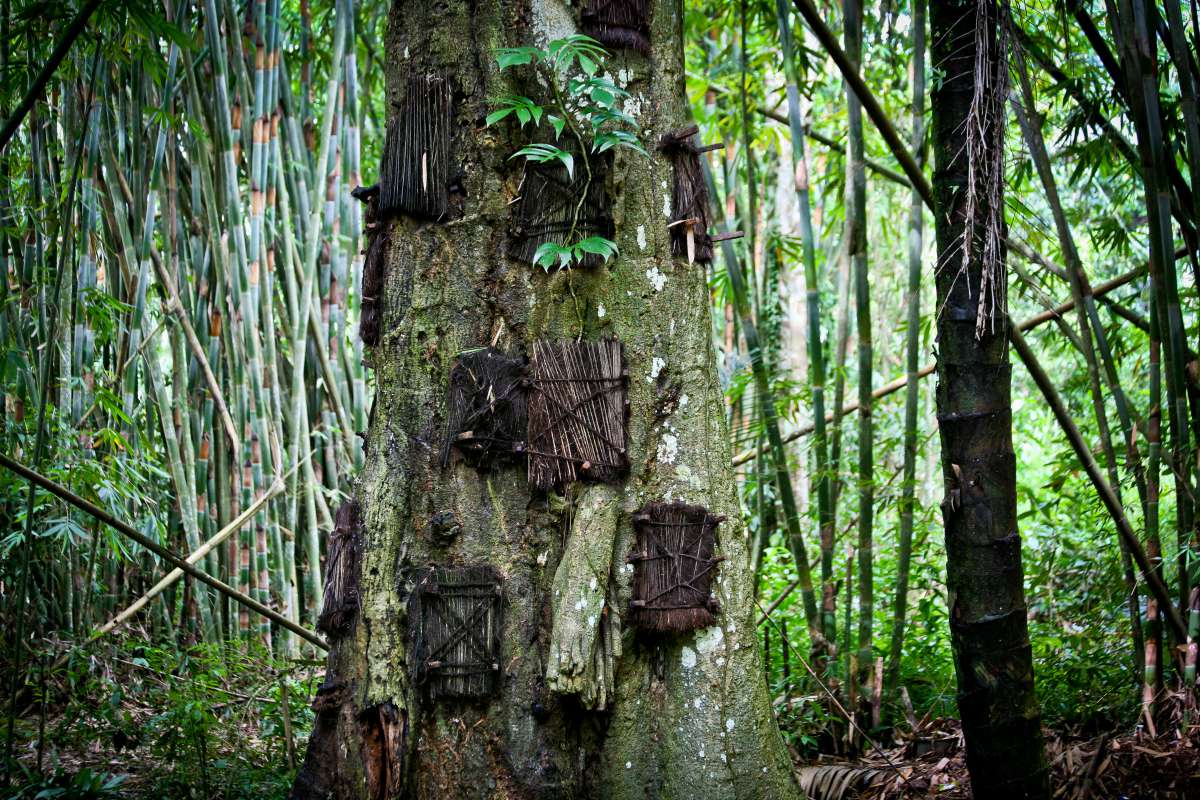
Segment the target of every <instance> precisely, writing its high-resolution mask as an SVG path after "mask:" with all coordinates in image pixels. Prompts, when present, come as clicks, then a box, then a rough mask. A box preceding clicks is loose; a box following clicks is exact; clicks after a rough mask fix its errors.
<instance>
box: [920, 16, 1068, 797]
mask: <svg viewBox="0 0 1200 800" xmlns="http://www.w3.org/2000/svg"><path fill="white" fill-rule="evenodd" d="M977 14H979V15H984V16H983V18H982V19H978V20H977V16H976V15H977ZM998 14H999V9H998V7H997V5H996V3H995V2H994V0H970V1H969V2H964V0H935V2H933V3H931V4H930V42H931V43H932V60H933V66H934V68H935V69H936V70H939V71H940V72H941V74H942V75H943V76H944V77H943V79H942V80H941V81H940V82H935V83H934V90H933V91H932V92H931V94H930V99H931V105H932V109H933V146H934V160H935V164H936V173H935V175H934V187H935V188H934V196H935V203H934V215H933V216H934V220H935V225H936V236H937V251H938V260H937V264H938V269H937V270H936V279H937V308H938V310H939V312H938V318H937V330H938V391H937V406H938V427H939V429H940V434H941V442H942V473H943V477H944V480H945V485H946V499H945V500H944V501H943V504H942V510H943V515H944V520H945V526H946V573H947V575H946V583H947V589H948V592H949V606H950V630H951V637H952V643H953V647H954V657H955V659H954V660H955V670H956V672H957V675H958V707H959V713H960V714H961V716H962V723H963V734H964V736H965V739H966V746H967V768H968V770H969V771H970V775H971V785H972V789H973V791H974V796H975V797H976V798H977V800H983V799H984V798H993V797H995V798H1014V797H1047V796H1048V795H1049V790H1048V786H1047V771H1046V761H1045V751H1044V748H1043V745H1042V735H1041V720H1040V714H1039V711H1038V705H1037V698H1036V696H1035V695H1034V685H1033V663H1032V653H1031V648H1030V645H1029V634H1028V629H1027V624H1026V608H1025V596H1024V589H1023V585H1022V570H1021V539H1020V535H1019V533H1018V531H1017V514H1016V511H1017V502H1016V459H1015V456H1014V454H1013V449H1012V401H1011V395H1010V382H1011V373H1012V369H1011V365H1010V363H1009V360H1008V341H1007V339H1008V337H1007V328H1006V325H1007V324H1008V323H1007V315H1006V314H1005V313H1004V310H1005V306H1004V298H1005V290H1006V288H1007V286H1006V284H1007V279H1006V275H1005V263H1004V249H1003V247H1002V246H998V244H997V243H998V242H1000V241H1002V237H1003V230H1002V228H1003V185H1004V175H1003V166H1002V164H1003V160H1002V155H1003V151H1002V148H1003V138H1004V137H1003V125H1004V117H1003V113H1004V103H1005V101H1006V99H1007V98H1006V95H1007V91H1006V82H1005V77H1006V75H1007V69H1008V67H1007V63H1006V61H1005V52H1004V47H1003V40H1002V36H1001V32H1000V27H999V25H998ZM977 21H978V24H977ZM969 136H977V138H976V139H975V141H974V142H964V138H965V137H969ZM964 233H966V234H968V235H967V236H966V237H964ZM964 241H966V242H967V243H968V245H969V247H968V249H967V250H966V256H967V257H966V258H964V247H963V244H964ZM989 242H990V247H989V246H988V245H989Z"/></svg>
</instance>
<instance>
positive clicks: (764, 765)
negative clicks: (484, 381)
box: [326, 0, 800, 800]
mask: <svg viewBox="0 0 1200 800" xmlns="http://www.w3.org/2000/svg"><path fill="white" fill-rule="evenodd" d="M578 14H579V9H578V7H572V6H567V5H564V4H563V3H562V2H559V0H532V2H531V3H516V2H504V3H500V2H496V0H482V1H480V2H466V1H465V0H444V1H443V2H437V3H424V2H397V3H396V5H395V6H394V8H393V10H392V15H391V26H390V32H389V34H388V37H387V41H386V42H385V51H386V53H387V54H388V57H387V69H388V76H387V77H388V86H389V93H390V96H389V100H398V99H399V97H398V96H397V95H398V93H399V92H402V91H404V87H405V86H406V79H407V76H408V75H410V74H411V73H413V72H424V73H438V74H442V75H446V76H447V77H449V79H450V80H451V81H452V83H453V87H454V98H455V111H454V115H455V116H454V134H453V150H454V157H455V159H456V163H457V165H458V169H459V172H460V178H459V183H460V185H461V187H462V188H463V190H464V191H465V197H464V198H463V202H462V215H461V216H460V217H458V218H456V219H452V220H449V221H445V222H417V221H414V220H408V219H400V220H396V221H393V222H391V223H389V224H390V225H391V230H390V241H391V243H390V246H389V247H390V250H389V253H388V259H387V268H386V279H385V292H384V299H383V303H382V307H383V321H382V327H381V336H380V340H379V344H378V345H377V346H376V347H374V348H373V349H372V350H371V352H370V354H369V360H370V365H371V366H372V367H373V368H374V370H375V380H376V392H377V393H376V397H375V406H374V409H373V411H372V421H371V426H370V431H369V433H368V435H367V443H366V447H367V452H366V459H365V466H364V469H363V472H362V474H361V475H360V477H359V479H358V483H357V486H356V496H357V498H358V499H359V500H360V502H361V503H362V504H363V508H364V514H365V523H366V533H365V536H366V540H365V541H366V547H365V552H364V555H363V575H362V606H361V611H360V614H359V619H358V623H357V626H356V628H355V630H354V632H353V633H352V634H351V635H350V636H348V637H347V638H346V639H344V640H342V641H341V642H339V643H338V644H337V645H336V647H335V648H334V652H333V654H332V655H331V658H330V665H331V672H334V673H337V675H338V677H339V678H341V679H343V680H347V681H348V682H350V683H351V684H352V686H353V692H352V696H351V698H350V699H349V700H348V702H349V703H351V704H352V705H353V707H354V709H355V713H358V712H360V711H361V710H364V709H368V708H371V707H373V706H375V705H376V704H380V703H385V702H391V703H393V704H395V706H396V707H397V708H398V709H399V710H400V712H401V713H400V718H402V719H403V720H404V725H405V730H404V731H403V737H402V738H403V742H404V748H405V750H404V754H403V756H404V764H403V774H404V785H403V788H402V790H401V791H400V792H399V793H398V794H396V796H402V797H422V798H424V797H430V798H432V797H439V798H446V797H454V798H485V797H487V798H490V797H522V798H524V797H546V798H565V797H580V798H583V797H597V798H634V797H637V798H644V797H656V798H657V797H664V798H669V797H687V798H695V799H696V800H702V799H703V798H786V797H796V796H799V794H800V793H799V789H798V788H797V787H796V785H795V782H794V779H793V775H792V770H791V764H790V761H789V759H788V755H787V751H786V748H785V747H784V745H783V742H782V739H781V737H780V735H779V731H778V729H777V727H776V723H775V721H774V718H773V715H772V712H771V708H770V704H769V698H768V695H767V691H766V687H765V685H764V683H763V681H762V680H761V678H760V677H759V676H761V675H762V670H761V664H760V660H759V659H760V656H759V653H758V648H757V647H756V646H755V642H756V636H755V628H754V617H753V615H752V601H751V598H752V585H751V580H750V575H749V572H748V569H747V567H746V564H747V540H746V537H745V532H744V530H743V528H742V526H741V525H740V524H739V522H738V520H739V519H740V514H739V509H738V504H737V499H736V494H735V487H734V482H733V474H732V469H731V466H730V452H729V447H728V441H729V440H728V435H727V434H728V431H727V429H726V422H725V418H724V414H723V405H722V397H721V390H720V386H719V384H718V382H717V378H716V371H715V353H714V350H713V346H712V342H711V340H710V336H709V328H710V325H709V316H708V315H709V305H708V292H707V288H706V282H705V272H704V269H703V267H702V266H701V265H688V264H686V263H684V262H682V261H677V260H675V259H673V258H672V257H671V255H670V241H669V234H668V229H667V222H668V221H669V220H668V218H669V216H670V211H671V209H670V197H671V185H672V184H671V181H672V175H671V171H670V165H669V164H668V162H667V161H666V160H665V159H663V158H661V157H659V156H657V155H653V156H650V157H643V156H641V155H638V154H633V153H628V152H623V153H620V154H618V155H617V156H616V158H615V161H614V165H613V169H612V172H611V177H610V179H609V180H610V186H609V190H610V196H611V198H612V210H613V215H614V219H615V222H616V230H617V234H616V239H617V243H618V245H619V247H620V256H619V257H618V258H616V259H615V260H614V261H612V262H610V263H609V264H608V265H606V266H604V267H600V268H596V269H586V270H585V269H580V270H575V271H570V272H557V271H556V272H550V273H547V272H544V271H543V270H542V269H540V268H535V267H530V266H528V265H525V264H520V263H516V262H514V261H512V260H511V259H508V258H506V257H505V256H504V255H503V254H504V252H505V243H506V237H507V234H508V229H509V224H510V220H509V215H510V205H509V204H510V202H511V201H512V200H513V198H514V197H516V196H517V194H518V191H519V182H520V176H521V170H520V167H519V165H518V162H517V161H516V160H509V156H510V154H511V153H513V152H514V151H515V150H516V149H518V148H519V147H520V146H521V145H522V144H525V143H527V142H528V141H530V139H529V138H528V136H529V134H528V130H526V131H525V132H524V133H523V132H522V131H520V130H518V129H517V127H516V125H515V124H513V125H512V126H509V127H506V126H504V125H501V126H499V127H493V128H489V127H486V126H485V125H484V117H485V115H486V113H487V112H488V110H489V108H488V98H489V97H495V96H497V95H500V94H502V93H506V92H511V91H514V90H519V91H520V92H521V93H536V92H539V91H543V90H542V89H539V87H538V86H537V85H536V83H534V82H533V81H529V82H528V83H526V84H523V85H520V86H517V85H514V84H510V81H511V80H513V78H512V77H511V76H510V75H509V74H507V73H506V74H504V75H501V74H500V73H498V71H497V69H496V65H495V59H494V56H493V50H494V49H495V48H497V47H503V46H518V45H540V46H545V44H546V43H547V42H548V41H549V40H551V39H554V38H559V37H561V36H564V35H567V34H570V33H573V32H575V31H576V30H577V26H578ZM652 34H653V35H652V39H653V43H654V46H653V49H652V53H651V55H650V57H649V58H645V57H643V56H640V55H638V54H636V53H630V52H622V53H618V54H617V55H615V56H614V57H613V58H612V59H611V60H610V63H609V64H608V70H609V72H610V73H611V78H612V79H613V80H614V81H615V82H616V83H618V84H619V85H621V86H623V87H624V88H625V89H626V90H628V91H629V92H630V93H631V95H632V96H631V98H629V99H628V100H627V101H626V105H625V110H626V111H628V112H630V113H633V114H634V115H635V116H636V117H637V119H638V123H639V128H640V136H641V139H642V142H643V144H644V145H645V146H646V148H647V150H648V151H649V152H651V153H653V152H654V148H653V144H654V142H655V141H656V140H657V137H658V136H660V135H661V134H662V133H664V132H666V131H668V130H671V129H674V128H679V127H682V126H683V125H685V124H686V123H687V122H688V119H689V111H688V106H687V102H686V98H685V95H684V75H683V63H682V57H683V53H682V9H681V7H680V5H679V3H678V2H677V1H669V0H660V2H657V3H655V4H654V9H653V18H652ZM533 96H536V94H533ZM608 336H615V337H618V338H619V339H620V340H621V341H622V342H623V343H624V347H625V359H626V363H627V366H628V369H629V372H630V385H629V401H630V416H629V438H628V447H629V457H630V462H631V465H632V466H631V469H630V474H629V476H628V478H627V479H626V480H625V481H624V482H623V484H622V485H619V486H614V487H611V488H609V487H600V486H589V485H585V484H577V485H575V486H574V487H573V488H572V489H571V490H570V491H568V492H566V493H565V494H562V495H556V494H552V495H549V496H547V495H543V494H539V493H537V492H534V491H532V490H531V488H530V487H529V486H528V485H527V482H526V475H525V470H524V467H523V466H514V467H506V468H503V469H498V470H494V471H491V472H480V471H476V470H475V469H472V468H470V467H469V466H467V465H465V464H452V465H451V466H449V467H446V468H443V467H442V466H441V463H440V458H439V456H440V450H441V444H442V439H443V436H444V430H443V427H444V420H445V394H446V384H447V379H448V376H449V372H450V369H451V367H452V366H453V363H454V359H455V356H456V354H458V353H459V352H461V351H462V350H464V349H466V348H472V347H476V346H480V345H486V344H489V343H493V342H494V343H495V344H496V346H497V347H500V348H504V349H509V350H521V351H525V352H527V351H528V350H529V347H530V345H531V344H532V343H533V342H534V341H535V340H538V339H551V340H555V339H576V338H583V339H596V338H600V337H608ZM662 499H680V500H684V501H686V502H689V503H698V504H702V505H705V506H707V507H708V508H709V510H710V511H712V512H713V513H714V514H723V515H725V516H726V517H727V518H728V520H729V521H728V522H726V523H725V524H723V525H722V526H721V529H720V531H719V534H718V537H719V551H720V553H721V554H722V555H724V556H725V557H726V560H725V561H724V562H723V563H722V564H721V567H720V573H719V577H718V579H717V581H716V584H715V594H716V596H717V599H718V600H719V601H720V603H721V607H722V609H723V611H722V613H721V615H720V618H719V622H718V624H717V625H715V626H713V627H711V628H707V629H704V630H700V631H696V632H694V633H691V634H686V635H683V636H680V637H676V638H670V639H662V638H658V639H655V638H647V637H645V636H643V635H639V634H637V633H635V632H634V631H632V630H630V629H628V627H627V626H624V627H623V626H621V625H620V622H619V620H620V618H621V617H624V616H625V611H626V609H627V606H628V601H629V591H630V581H631V577H632V570H631V568H630V567H629V566H628V565H626V563H625V555H626V554H627V553H629V552H630V550H631V547H632V542H633V529H632V525H631V522H630V515H631V514H632V513H633V512H634V511H635V510H636V509H637V508H639V507H640V506H641V505H642V504H643V503H644V502H646V501H648V500H662ZM447 513H448V514H450V515H453V520H454V522H455V523H457V526H458V528H457V530H456V532H455V533H454V535H453V536H447V535H446V533H447V530H448V529H449V530H454V528H453V526H449V528H448V527H447V525H446V520H448V519H449V516H447ZM435 518H436V519H437V520H438V523H437V525H432V524H431V520H433V519H435ZM431 563H436V564H440V565H474V564H491V565H493V566H495V567H497V568H498V569H499V570H500V571H501V572H502V573H503V575H504V576H505V577H504V589H503V591H504V604H505V608H504V636H503V644H502V658H501V664H502V670H503V678H502V680H501V682H500V684H501V688H500V690H499V691H498V693H497V694H496V695H495V696H494V697H491V698H489V699H486V700H483V701H479V702H476V703H465V702H450V701H444V700H443V701H439V702H437V703H436V704H431V703H429V702H427V701H423V700H422V699H421V697H420V694H419V692H418V691H417V690H416V688H415V687H414V686H413V685H412V683H411V680H410V678H409V675H410V667H411V665H410V664H409V663H408V660H407V657H406V642H407V641H408V633H409V632H408V630H407V627H408V626H407V616H406V604H407V597H406V592H407V591H408V590H409V588H410V587H409V586H408V585H407V583H406V575H407V574H408V572H409V571H410V570H411V569H412V568H414V567H419V566H423V565H428V564H431ZM592 580H595V582H596V585H595V587H593V586H592V584H591V581H592ZM585 581H586V584H584V582H585ZM559 591H562V592H563V593H564V595H563V596H561V597H560V596H557V593H558V592H559ZM570 591H574V592H575V594H577V595H578V596H571V597H568V596H566V595H567V593H568V592H570ZM599 709H604V710H599ZM353 719H354V715H353V714H343V715H342V716H341V717H340V722H339V728H338V738H339V743H340V745H341V746H340V747H339V748H338V754H337V755H338V757H337V763H336V764H330V765H329V766H328V769H329V771H330V772H331V773H336V780H333V779H331V780H329V781H327V782H326V783H327V784H328V785H331V786H335V787H336V788H335V791H334V794H335V795H337V796H344V797H369V796H370V794H369V793H368V788H367V784H366V776H365V773H364V770H363V767H362V752H361V751H362V746H363V745H362V742H361V739H360V734H359V730H358V727H357V726H356V725H355V724H353ZM381 796H392V795H391V794H390V793H385V794H383V795H381Z"/></svg>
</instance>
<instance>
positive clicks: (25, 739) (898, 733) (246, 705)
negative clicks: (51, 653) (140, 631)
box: [0, 638, 1200, 800]
mask: <svg viewBox="0 0 1200 800" xmlns="http://www.w3.org/2000/svg"><path fill="white" fill-rule="evenodd" d="M124 644H125V649H124V650H122V651H119V652H120V655H116V656H114V655H111V654H110V655H109V656H108V657H106V658H103V659H101V658H99V657H96V656H91V657H86V658H83V659H80V660H79V661H74V662H72V663H71V664H70V665H68V667H67V668H66V669H65V670H63V671H61V672H56V673H55V674H52V675H50V676H48V679H47V680H46V683H45V684H43V691H44V695H43V696H45V697H46V698H47V702H46V703H45V705H44V706H42V705H41V704H40V703H38V702H36V700H35V701H34V702H33V703H32V704H31V706H30V707H29V708H27V710H26V714H25V715H23V716H22V718H21V719H20V720H18V723H17V735H18V746H17V754H16V755H17V758H18V759H19V761H20V764H21V767H22V772H23V773H24V775H23V776H19V777H17V779H16V781H15V783H17V784H18V785H21V784H24V785H23V787H22V788H20V789H16V790H15V791H14V790H12V789H10V790H9V791H7V792H3V791H0V800H12V799H13V798H21V799H22V800H24V799H25V798H33V797H35V796H37V795H38V792H40V791H42V790H45V789H51V788H56V789H62V788H65V787H68V786H71V785H74V786H75V791H74V792H68V793H66V794H64V795H45V796H63V797H87V798H97V799H99V798H118V797H119V798H164V797H169V798H184V797H195V798H218V797H219V798H254V800H273V799H274V798H283V797H286V794H287V789H288V786H289V785H290V783H291V776H292V775H293V774H294V769H295V765H296V762H297V760H298V759H299V758H301V757H302V756H303V747H304V740H305V736H306V734H307V732H308V730H309V728H310V726H311V722H312V713H311V711H310V710H309V708H308V701H309V700H310V699H311V695H312V691H313V689H314V687H315V686H316V684H317V683H319V681H320V678H321V673H322V669H321V666H320V664H319V662H315V661H295V662H290V663H287V662H274V661H273V660H271V659H270V657H269V656H267V655H265V654H263V653H261V652H256V651H254V650H249V651H238V650H235V649H229V648H227V649H223V650H216V649H212V650H210V649H207V648H192V649H191V650H189V651H188V652H187V655H185V656H183V657H180V656H179V655H178V654H176V653H175V652H173V651H172V650H171V649H170V648H161V649H159V648H152V647H149V646H145V645H140V644H139V643H138V639H137V638H133V639H132V640H126V641H125V642H124ZM182 674H187V675H188V679H187V680H180V675H182ZM1176 706H1178V703H1176ZM42 708H44V711H45V717H44V718H43V717H42V716H41V714H40V713H39V712H40V710H41V709H42ZM1181 716H1182V713H1181V711H1180V710H1176V711H1175V712H1173V713H1164V714H1163V720H1162V724H1161V727H1160V731H1159V733H1158V735H1157V736H1152V735H1150V734H1149V733H1147V732H1146V731H1145V730H1144V729H1141V728H1139V729H1138V730H1136V731H1129V730H1123V731H1113V732H1109V733H1106V734H1101V735H1095V734H1094V733H1092V732H1089V733H1088V734H1087V735H1083V734H1079V733H1078V732H1074V731H1071V730H1052V729H1049V728H1047V729H1045V736H1046V749H1047V758H1048V761H1049V763H1050V770H1051V782H1052V786H1053V790H1054V791H1053V796H1054V797H1055V798H1060V799H1061V800H1082V799H1083V798H1119V797H1125V798H1133V799H1137V798H1163V799H1164V800H1167V799H1171V800H1173V799H1175V798H1180V799H1181V800H1182V799H1183V798H1200V728H1196V727H1194V728H1193V734H1192V736H1191V737H1190V738H1185V737H1182V736H1180V735H1179V734H1178V731H1179V730H1180V728H1181V727H1182V726H1181V724H1180V723H1181ZM39 728H40V729H41V730H42V731H43V733H42V736H41V737H39ZM39 738H41V740H42V741H43V742H44V746H43V748H42V753H41V761H42V765H41V769H40V770H39V769H38V746H37V742H38V740H39ZM289 745H290V746H289ZM798 772H799V775H800V780H801V783H802V785H803V786H804V788H805V790H806V791H807V792H808V794H809V796H810V797H811V798H814V800H841V799H842V798H863V799H864V800H898V799H899V798H905V799H906V800H907V799H908V798H931V797H932V798H946V800H958V799H959V798H969V797H970V796H971V794H970V790H969V783H968V780H967V773H966V766H965V763H964V759H963V739H962V731H961V728H960V726H959V724H958V722H957V720H954V719H948V718H942V719H933V720H929V719H923V720H917V719H916V718H915V716H914V717H912V718H911V719H910V720H909V721H908V722H907V723H901V725H900V726H899V727H898V728H897V729H896V730H895V732H894V738H893V740H892V741H891V742H890V743H889V744H888V745H886V746H882V747H879V748H877V749H869V748H868V749H867V750H866V753H865V754H864V755H863V756H862V757H860V758H858V759H857V760H853V761H847V760H846V759H845V758H839V757H834V756H821V757H819V759H817V760H812V759H810V760H809V761H807V762H806V763H801V764H798ZM39 773H40V775H41V777H38V775H39ZM110 781H115V783H113V784H112V785H111V786H110V788H108V789H105V788H103V785H104V784H105V783H107V782H110ZM84 784H90V785H91V786H94V787H95V788H94V790H90V791H87V790H85V791H79V789H81V788H83V785H84Z"/></svg>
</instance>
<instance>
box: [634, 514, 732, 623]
mask: <svg viewBox="0 0 1200 800" xmlns="http://www.w3.org/2000/svg"><path fill="white" fill-rule="evenodd" d="M723 521H724V517H716V516H713V515H712V514H710V513H708V509H706V508H704V506H693V505H688V504H687V503H657V502H651V503H647V504H646V505H644V506H642V508H641V510H640V511H638V512H637V513H636V514H634V515H633V527H634V530H635V531H636V533H637V549H636V551H635V552H634V553H633V554H631V555H630V556H629V558H628V560H629V561H630V562H631V563H632V564H633V597H632V599H631V600H630V602H629V610H630V622H631V623H632V624H633V625H634V626H636V627H638V628H641V629H643V630H647V631H655V632H658V633H681V632H683V631H689V630H694V629H696V628H706V627H708V626H709V625H712V624H713V623H714V622H716V616H715V615H716V614H717V612H719V611H720V605H719V604H718V603H717V600H716V598H714V597H713V596H712V594H711V588H712V580H713V577H714V575H715V574H716V569H717V564H718V563H719V562H720V561H722V560H723V557H721V556H717V555H716V544H717V535H716V533H717V525H718V524H720V523H721V522H723Z"/></svg>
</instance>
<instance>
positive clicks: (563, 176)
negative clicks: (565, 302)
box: [508, 155, 615, 267]
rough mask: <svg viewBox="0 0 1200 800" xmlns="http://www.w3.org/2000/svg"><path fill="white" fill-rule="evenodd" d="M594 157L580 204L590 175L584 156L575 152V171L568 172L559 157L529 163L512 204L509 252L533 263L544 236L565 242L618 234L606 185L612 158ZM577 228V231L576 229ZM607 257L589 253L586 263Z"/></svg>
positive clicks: (601, 262)
mask: <svg viewBox="0 0 1200 800" xmlns="http://www.w3.org/2000/svg"><path fill="white" fill-rule="evenodd" d="M590 158H591V172H592V178H591V182H590V183H587V192H586V196H584V201H583V205H582V206H581V207H580V206H579V197H580V196H581V195H584V185H585V182H586V181H587V178H586V172H585V170H584V169H583V167H582V159H581V158H580V157H578V156H577V157H576V158H575V164H576V169H575V176H574V177H571V176H570V175H568V174H567V168H566V167H564V166H563V165H562V164H561V163H559V162H557V161H555V162H553V163H548V164H536V163H533V162H527V163H526V165H525V173H524V176H523V177H522V178H521V186H520V188H519V189H518V192H519V194H518V198H517V200H516V202H515V203H514V204H513V209H514V210H513V220H512V230H511V236H510V238H509V243H508V255H509V256H510V257H512V258H515V259H516V260H517V261H523V262H525V263H526V264H532V263H533V257H534V255H535V254H536V252H537V249H538V248H539V247H540V246H541V245H542V243H543V242H554V243H555V244H558V245H566V244H567V242H568V240H574V241H578V240H579V239H583V238H587V237H589V236H603V237H604V238H606V239H611V238H612V237H613V235H614V231H615V227H614V226H613V220H612V211H611V210H610V209H609V200H608V193H607V192H606V190H605V179H606V175H607V173H608V165H609V159H608V157H607V156H599V157H598V156H595V155H592V156H590ZM577 212H578V218H577V217H576V213H577ZM572 228H574V233H575V235H574V236H572V235H571V231H572ZM603 263H604V259H603V258H601V257H600V256H598V255H595V254H588V255H587V256H586V257H585V258H584V260H583V262H582V266H585V267H597V266H600V265H601V264H603Z"/></svg>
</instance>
